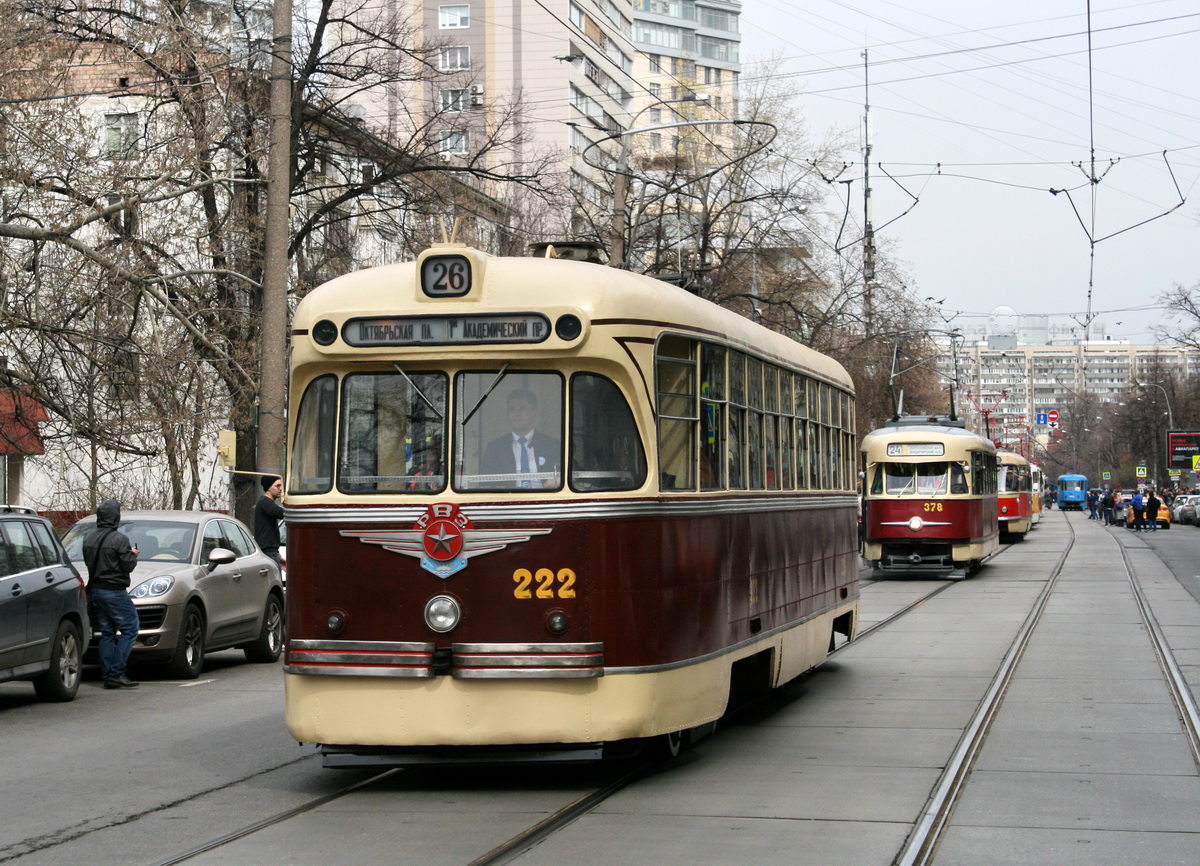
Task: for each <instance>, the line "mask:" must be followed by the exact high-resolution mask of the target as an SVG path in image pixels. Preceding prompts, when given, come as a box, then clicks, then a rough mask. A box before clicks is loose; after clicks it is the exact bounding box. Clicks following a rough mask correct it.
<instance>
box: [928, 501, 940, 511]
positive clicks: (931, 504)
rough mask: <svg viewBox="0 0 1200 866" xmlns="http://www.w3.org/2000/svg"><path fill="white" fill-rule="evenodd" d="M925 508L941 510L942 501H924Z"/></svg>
mask: <svg viewBox="0 0 1200 866" xmlns="http://www.w3.org/2000/svg"><path fill="white" fill-rule="evenodd" d="M925 510H926V511H941V510H942V503H940V502H926V503H925Z"/></svg>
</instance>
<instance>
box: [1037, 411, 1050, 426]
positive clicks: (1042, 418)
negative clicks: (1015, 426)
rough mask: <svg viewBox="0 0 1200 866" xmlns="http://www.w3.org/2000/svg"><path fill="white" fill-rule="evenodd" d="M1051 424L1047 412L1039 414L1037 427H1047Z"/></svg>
mask: <svg viewBox="0 0 1200 866" xmlns="http://www.w3.org/2000/svg"><path fill="white" fill-rule="evenodd" d="M1049 423H1050V418H1049V416H1048V415H1046V413H1045V412H1038V413H1037V425H1038V426H1039V427H1045V426H1046V425H1047V424H1049Z"/></svg>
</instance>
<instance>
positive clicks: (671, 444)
mask: <svg viewBox="0 0 1200 866" xmlns="http://www.w3.org/2000/svg"><path fill="white" fill-rule="evenodd" d="M694 349H695V344H694V343H693V342H692V341H691V340H686V339H684V338H682V337H663V338H662V339H661V340H659V342H658V350H657V358H656V359H655V378H656V381H657V386H658V387H657V390H658V469H659V486H660V487H661V489H663V490H695V489H696V445H697V436H696V430H697V425H698V421H699V417H698V408H699V407H698V401H697V399H696V397H697V393H696V391H697V387H696V385H697V383H696V360H695V354H694Z"/></svg>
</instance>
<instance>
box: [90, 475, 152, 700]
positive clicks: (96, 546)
mask: <svg viewBox="0 0 1200 866" xmlns="http://www.w3.org/2000/svg"><path fill="white" fill-rule="evenodd" d="M120 523H121V503H120V502H118V501H117V500H115V499H106V500H104V501H103V502H101V503H100V507H99V508H97V509H96V528H95V529H93V530H92V531H91V532H89V533H88V535H87V537H86V538H85V539H84V540H83V563H84V565H86V566H87V569H88V599H89V600H90V601H91V604H92V609H93V610H94V611H95V614H96V616H95V619H96V622H97V623H98V624H99V627H100V675H101V677H103V679H104V687H105V688H106V689H136V688H137V687H138V684H137V683H135V682H134V681H133V680H131V679H129V677H128V676H127V674H126V672H125V668H126V665H127V664H128V662H129V653H130V652H131V651H132V650H133V642H134V640H136V639H137V634H138V624H139V623H138V612H137V607H136V606H135V605H134V603H133V599H131V598H130V597H129V576H130V575H131V574H132V573H133V567H134V566H135V565H137V557H138V549H137V548H136V547H132V546H131V545H130V544H129V539H128V538H127V537H126V536H125V534H124V533H123V532H121V531H120V530H118V529H117V527H118V526H119V525H120ZM118 633H120V637H118Z"/></svg>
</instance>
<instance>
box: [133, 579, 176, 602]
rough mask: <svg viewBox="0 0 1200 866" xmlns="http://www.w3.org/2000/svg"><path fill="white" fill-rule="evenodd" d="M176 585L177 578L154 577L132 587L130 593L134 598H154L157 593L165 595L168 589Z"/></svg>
mask: <svg viewBox="0 0 1200 866" xmlns="http://www.w3.org/2000/svg"><path fill="white" fill-rule="evenodd" d="M174 585H175V578H173V577H167V576H163V577H152V578H150V579H149V580H147V581H146V582H145V583H139V584H138V585H137V586H135V587H134V588H133V589H131V590H130V591H129V595H130V596H131V597H133V598H153V597H154V596H156V595H165V594H166V593H167V590H169V589H170V588H171V587H173V586H174Z"/></svg>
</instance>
